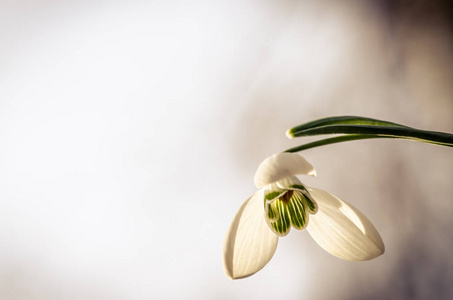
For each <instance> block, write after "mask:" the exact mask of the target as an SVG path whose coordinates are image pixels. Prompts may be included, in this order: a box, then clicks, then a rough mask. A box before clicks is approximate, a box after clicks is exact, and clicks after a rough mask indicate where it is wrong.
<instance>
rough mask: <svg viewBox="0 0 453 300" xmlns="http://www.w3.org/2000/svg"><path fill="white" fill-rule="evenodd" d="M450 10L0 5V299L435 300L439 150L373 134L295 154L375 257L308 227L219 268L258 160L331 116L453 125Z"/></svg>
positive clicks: (445, 186) (411, 6)
mask: <svg viewBox="0 0 453 300" xmlns="http://www.w3.org/2000/svg"><path fill="white" fill-rule="evenodd" d="M451 11H453V10H452V9H451V4H450V2H449V1H425V0H423V1H391V0H386V1H372V0H369V1H358V0H357V1H289V0H287V1H271V0H262V1H259V0H246V1H239V0H233V1H231V0H230V1H224V0H219V1H207V0H204V1H144V0H143V1H139V0H129V1H120V0H116V1H103V0H94V1H93V0H92V1H85V0H70V1H57V0H41V1H40V0H14V1H13V0H0V245H1V246H0V299H7V300H9V299H17V300H21V299H49V300H52V299H447V298H449V297H451V296H452V295H453V286H452V285H451V283H452V282H453V254H452V252H451V249H452V248H453V237H452V234H451V233H452V232H453V221H452V220H451V216H452V214H453V202H452V197H453V185H452V176H453V152H452V149H449V148H443V147H439V146H433V145H427V144H421V143H414V142H409V141H388V140H370V141H356V142H350V143H345V144H337V145H330V146H325V147H321V148H316V149H311V150H307V151H304V152H302V154H303V155H304V156H305V157H306V158H307V160H308V161H310V162H311V163H312V164H313V165H314V166H315V167H316V169H317V172H318V177H317V178H301V179H302V181H303V182H305V183H306V184H307V185H309V186H314V187H317V188H321V189H324V190H326V191H329V192H331V193H333V194H335V195H337V196H338V197H340V198H342V199H344V200H346V201H348V202H350V203H352V204H353V205H354V206H356V207H358V208H359V209H360V210H361V211H362V212H364V213H365V215H367V216H368V217H369V219H370V220H371V221H372V222H373V223H374V224H375V226H376V227H377V229H378V230H379V231H380V233H381V235H382V238H383V240H384V242H385V245H386V253H385V254H384V255H383V256H381V257H379V258H377V259H375V260H372V261H369V262H362V263H357V262H346V261H342V260H340V259H338V258H336V257H333V256H331V255H330V254H328V253H327V252H325V251H324V250H322V249H321V248H320V247H319V246H318V245H317V244H316V243H315V242H314V241H313V240H312V239H311V237H310V236H309V234H308V233H307V232H298V231H295V230H293V231H292V233H291V234H290V235H289V236H288V237H286V238H284V239H280V242H279V247H278V249H277V252H276V254H275V256H274V258H273V259H272V260H271V262H270V263H269V264H268V265H267V266H266V267H265V268H264V269H263V270H262V271H260V272H259V273H257V274H255V275H254V276H252V277H250V278H248V279H244V280H237V281H231V280H229V279H227V277H226V276H225V275H224V273H223V270H222V262H221V251H222V250H221V249H222V241H223V237H224V234H225V231H226V229H227V227H228V225H229V223H230V222H231V220H232V218H233V216H234V214H235V213H236V211H237V209H238V208H239V206H240V205H241V204H242V202H243V201H244V200H245V199H246V198H247V197H248V196H249V195H250V194H252V193H253V192H254V191H255V187H254V185H253V176H254V173H255V171H256V168H257V167H258V165H259V163H260V162H261V161H262V160H263V159H264V158H266V157H268V156H270V155H271V154H273V153H276V152H280V151H283V150H285V149H287V148H290V147H293V146H296V145H299V144H302V143H305V142H308V141H310V139H302V140H301V139H298V140H288V139H287V138H286V137H285V131H286V129H288V128H290V127H292V126H295V125H298V124H300V123H304V122H307V121H310V120H313V119H316V118H321V117H326V116H334V115H361V116H367V117H374V118H379V119H384V120H389V121H394V122H398V123H403V124H406V125H409V126H413V127H416V128H422V129H429V130H435V131H446V132H453V86H452V82H453V55H452V54H453V52H452V50H453V36H452V29H453V26H452V24H453V22H452V21H453V18H452V15H451Z"/></svg>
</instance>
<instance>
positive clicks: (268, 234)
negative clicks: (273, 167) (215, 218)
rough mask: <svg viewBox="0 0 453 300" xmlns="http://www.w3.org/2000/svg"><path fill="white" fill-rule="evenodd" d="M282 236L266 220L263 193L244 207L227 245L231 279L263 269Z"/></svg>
mask: <svg viewBox="0 0 453 300" xmlns="http://www.w3.org/2000/svg"><path fill="white" fill-rule="evenodd" d="M277 243H278V236H276V235H275V234H274V233H273V232H272V231H271V230H270V228H269V226H268V225H267V224H266V221H265V219H264V207H263V191H262V190H259V191H258V192H256V193H255V194H253V195H252V196H251V197H250V198H248V199H247V201H245V202H244V204H242V206H241V208H239V211H238V212H237V214H236V216H235V217H234V219H233V222H232V223H231V225H230V227H229V228H228V231H227V233H226V235H225V240H224V242H223V268H224V270H225V273H226V275H227V276H228V277H230V278H231V279H239V278H245V277H248V276H250V275H253V274H254V273H256V272H258V271H259V270H261V269H262V268H263V267H264V266H265V265H266V264H267V263H268V262H269V261H270V260H271V258H272V256H273V255H274V253H275V250H276V249H277Z"/></svg>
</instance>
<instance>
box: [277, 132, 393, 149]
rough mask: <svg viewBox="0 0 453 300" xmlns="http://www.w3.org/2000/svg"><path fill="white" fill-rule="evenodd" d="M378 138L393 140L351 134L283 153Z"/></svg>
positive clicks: (376, 136)
mask: <svg viewBox="0 0 453 300" xmlns="http://www.w3.org/2000/svg"><path fill="white" fill-rule="evenodd" d="M377 138H391V137H388V136H384V135H361V134H349V135H342V136H337V137H333V138H328V139H324V140H320V141H315V142H311V143H307V144H304V145H300V146H297V147H294V148H290V149H287V150H285V151H283V152H291V153H294V152H299V151H303V150H307V149H311V148H316V147H320V146H325V145H330V144H336V143H341V142H348V141H356V140H365V139H377Z"/></svg>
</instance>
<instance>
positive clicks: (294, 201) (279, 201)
mask: <svg viewBox="0 0 453 300" xmlns="http://www.w3.org/2000/svg"><path fill="white" fill-rule="evenodd" d="M299 174H303V175H311V176H316V172H315V170H314V168H313V167H312V166H311V165H310V163H308V162H307V161H306V160H305V159H304V158H303V157H302V156H300V155H298V154H295V153H279V154H275V155H273V156H271V157H269V158H267V159H266V160H264V161H263V162H262V163H261V165H260V166H259V168H258V171H257V172H256V174H255V185H256V187H257V188H259V190H258V191H257V192H256V193H255V194H253V195H252V196H251V197H250V198H248V199H247V200H246V201H245V202H244V203H243V204H242V206H241V207H240V208H239V211H238V212H237V213H236V216H235V217H234V219H233V222H232V223H231V225H230V227H229V228H228V231H227V233H226V235H225V240H224V244H223V266H224V270H225V273H226V275H227V276H228V277H229V278H231V279H239V278H245V277H248V276H250V275H253V274H254V273H256V272H258V271H259V270H261V269H262V268H263V267H264V266H265V265H266V264H267V263H268V262H269V261H270V259H271V258H272V256H273V255H274V253H275V250H276V249H277V243H278V237H283V236H286V235H287V234H288V233H289V232H290V229H291V227H294V228H295V229H298V230H303V229H305V228H306V229H307V230H308V232H309V233H310V235H311V236H312V237H313V238H314V240H315V241H316V242H317V243H318V244H319V245H320V246H321V247H322V248H323V249H324V250H326V251H327V252H329V253H330V254H332V255H335V256H337V257H339V258H342V259H345V260H350V261H364V260H370V259H373V258H375V257H377V256H379V255H381V254H383V253H384V243H383V242H382V239H381V236H380V235H379V233H378V231H377V230H376V228H375V227H374V226H373V224H372V223H371V222H370V221H369V220H368V219H367V217H365V215H363V214H362V213H361V212H360V211H358V210H357V209H356V208H355V207H353V206H352V205H351V204H349V203H346V202H344V201H342V200H340V199H338V198H337V197H335V196H334V195H332V194H329V193H327V192H325V191H322V190H319V189H315V188H309V187H306V186H304V185H303V184H302V183H301V182H300V180H299V179H298V178H297V177H295V175H299Z"/></svg>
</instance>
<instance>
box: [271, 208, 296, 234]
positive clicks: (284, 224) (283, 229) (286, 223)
mask: <svg viewBox="0 0 453 300" xmlns="http://www.w3.org/2000/svg"><path fill="white" fill-rule="evenodd" d="M274 203H275V207H276V209H277V211H278V213H279V219H278V220H277V221H276V222H271V223H270V225H271V229H272V230H273V231H274V233H275V234H277V235H279V236H285V235H287V234H288V233H289V230H290V229H291V221H290V219H289V217H288V212H287V210H286V204H285V203H283V201H281V200H275V202H274Z"/></svg>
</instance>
